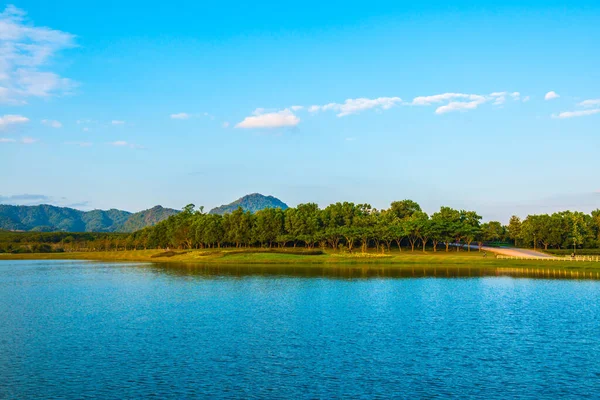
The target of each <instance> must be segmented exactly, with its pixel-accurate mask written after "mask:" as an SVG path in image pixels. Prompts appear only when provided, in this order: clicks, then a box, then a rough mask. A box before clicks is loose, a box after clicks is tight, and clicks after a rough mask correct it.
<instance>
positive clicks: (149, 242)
mask: <svg viewBox="0 0 600 400" xmlns="http://www.w3.org/2000/svg"><path fill="white" fill-rule="evenodd" d="M132 238H133V241H134V242H135V243H137V244H138V245H137V246H138V247H142V248H173V249H196V248H220V247H238V248H239V247H250V246H257V247H297V246H303V247H306V248H309V249H311V248H314V247H316V246H318V247H321V248H330V249H336V250H337V249H342V250H347V251H363V252H364V251H367V250H368V249H376V250H381V251H390V250H391V249H392V248H395V249H399V250H402V249H403V248H405V249H409V250H411V251H415V250H421V251H426V249H431V250H432V251H438V250H442V251H450V250H451V249H452V248H456V249H457V250H459V249H460V247H466V249H467V251H470V250H471V248H479V249H480V248H481V247H482V246H483V245H484V244H485V243H494V242H495V243H500V242H508V241H510V242H511V243H513V244H514V245H515V246H521V247H533V248H543V249H546V250H547V249H549V248H552V249H563V248H573V246H575V247H579V248H581V247H586V248H597V247H599V246H600V210H596V211H594V212H592V213H591V214H585V213H582V212H572V211H564V212H559V213H554V214H552V215H547V214H544V215H530V216H528V217H527V218H526V219H525V220H523V221H521V219H520V218H519V217H517V216H513V217H512V218H511V219H510V222H509V223H508V225H503V224H501V223H500V222H498V221H491V222H486V223H482V222H481V216H480V215H478V214H477V213H476V212H475V211H467V210H456V209H453V208H450V207H441V208H440V210H439V211H437V212H435V213H433V214H431V215H428V214H427V213H425V212H423V210H422V209H421V207H420V205H419V204H417V203H416V202H414V201H412V200H402V201H395V202H393V203H392V204H391V205H390V207H389V208H388V209H384V210H378V209H375V208H373V207H371V206H370V205H369V204H354V203H350V202H343V203H335V204H331V205H329V206H327V207H326V208H324V209H320V208H319V207H318V205H317V204H314V203H308V204H300V205H298V206H297V207H294V208H289V209H287V210H285V211H284V210H281V209H278V208H267V209H264V210H261V211H258V212H256V213H251V212H245V211H243V210H242V209H241V208H238V209H237V210H235V211H234V212H232V213H229V214H225V215H223V216H221V215H212V214H206V213H204V211H203V208H202V207H200V208H199V209H196V208H195V206H194V205H193V204H189V205H188V206H186V207H185V208H184V209H183V211H182V212H181V213H179V214H177V215H175V216H172V217H169V218H168V219H166V220H165V221H162V222H161V223H159V224H157V225H156V226H153V227H149V228H145V229H142V230H140V231H138V232H135V233H133V234H132Z"/></svg>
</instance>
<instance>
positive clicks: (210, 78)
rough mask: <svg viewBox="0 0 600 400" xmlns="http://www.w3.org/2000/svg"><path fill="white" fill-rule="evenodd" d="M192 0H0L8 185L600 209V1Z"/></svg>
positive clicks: (179, 203)
mask: <svg viewBox="0 0 600 400" xmlns="http://www.w3.org/2000/svg"><path fill="white" fill-rule="evenodd" d="M189 3H192V2H187V1H186V2H183V1H170V2H168V3H160V4H159V5H156V4H150V3H148V2H146V1H118V2H117V1H102V2H99V1H86V2H82V1H72V0H53V1H52V2H48V1H33V0H23V1H14V2H13V3H0V10H3V11H1V14H0V171H2V174H0V204H2V203H3V204H26V205H31V204H41V203H48V204H55V205H60V206H70V207H75V208H80V209H84V210H89V209H94V208H100V209H108V208H119V209H125V210H128V211H139V210H143V209H147V208H150V207H152V206H154V205H156V204H161V205H163V206H165V207H172V208H177V209H180V208H182V207H183V206H184V205H186V204H188V203H194V204H196V205H197V206H200V205H203V206H205V207H206V208H207V209H210V208H212V207H215V206H218V205H221V204H224V203H229V202H231V201H233V200H235V199H237V198H239V197H241V196H243V195H245V194H248V193H254V192H259V193H263V194H265V195H269V194H270V195H274V196H276V197H278V198H280V199H281V200H283V201H284V202H286V203H288V204H289V205H291V206H294V205H297V204H299V203H306V202H316V203H318V204H319V205H320V206H322V207H325V206H326V205H328V204H330V203H333V202H337V201H353V202H356V203H369V204H371V205H372V206H373V207H376V208H380V209H381V208H387V207H388V206H389V203H390V202H392V201H394V200H402V199H406V198H409V199H413V200H415V201H417V202H419V203H420V204H421V205H422V207H423V209H424V210H425V211H427V212H429V213H432V212H434V211H436V210H437V209H438V208H439V207H440V206H443V205H444V206H451V207H455V208H459V209H469V210H476V211H478V212H479V214H481V215H482V216H483V217H484V220H493V219H497V220H501V221H502V222H507V221H508V218H509V217H510V215H513V214H516V215H519V216H522V217H524V216H526V215H528V214H533V213H545V212H554V211H558V210H563V209H577V210H581V211H586V212H588V211H590V210H592V209H595V208H600V181H599V179H598V176H599V172H600V157H599V156H600V51H599V50H600V47H599V38H600V3H599V2H598V1H586V0H582V1H578V2H567V1H561V2H559V1H552V0H550V1H528V0H524V1H503V2H499V1H477V2H474V1H469V2H467V1H454V2H441V1H419V2H414V1H413V2H403V1H390V2H385V1H382V2H357V3H352V2H350V3H349V2H343V3H342V2H321V1H319V2H316V1H310V0H308V1H304V2H302V3H289V2H288V3H285V2H283V3H282V2H239V3H236V2H210V3H212V4H208V3H209V2H194V3H197V4H189ZM449 3H452V4H449ZM574 3H576V4H574Z"/></svg>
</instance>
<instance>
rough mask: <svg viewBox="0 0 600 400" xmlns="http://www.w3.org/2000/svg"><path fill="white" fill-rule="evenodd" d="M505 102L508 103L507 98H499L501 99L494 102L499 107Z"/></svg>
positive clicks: (497, 98)
mask: <svg viewBox="0 0 600 400" xmlns="http://www.w3.org/2000/svg"><path fill="white" fill-rule="evenodd" d="M504 102H506V97H505V96H499V97H496V100H495V101H494V105H495V106H499V105H502V104H504Z"/></svg>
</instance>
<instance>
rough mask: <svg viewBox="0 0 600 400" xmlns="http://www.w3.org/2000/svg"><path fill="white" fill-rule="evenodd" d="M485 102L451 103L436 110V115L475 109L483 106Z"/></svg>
mask: <svg viewBox="0 0 600 400" xmlns="http://www.w3.org/2000/svg"><path fill="white" fill-rule="evenodd" d="M484 102H485V101H481V100H474V101H468V102H467V101H451V102H450V103H448V104H446V105H445V106H441V107H438V108H436V110H435V113H436V114H445V113H448V112H452V111H467V110H473V109H475V108H477V107H478V106H479V105H480V104H483V103H484Z"/></svg>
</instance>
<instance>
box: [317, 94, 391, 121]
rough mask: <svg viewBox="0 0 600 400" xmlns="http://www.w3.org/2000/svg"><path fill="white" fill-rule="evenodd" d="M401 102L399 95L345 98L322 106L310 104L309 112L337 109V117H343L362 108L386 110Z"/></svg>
mask: <svg viewBox="0 0 600 400" xmlns="http://www.w3.org/2000/svg"><path fill="white" fill-rule="evenodd" d="M400 103H402V99H401V98H400V97H378V98H376V99H367V98H364V97H361V98H358V99H347V100H346V101H345V102H344V103H341V104H340V103H329V104H325V105H323V106H310V107H309V108H308V111H309V112H317V111H328V110H333V111H337V112H338V113H337V114H336V115H337V116H338V117H345V116H347V115H351V114H356V113H359V112H361V111H364V110H369V109H372V108H374V109H377V110H388V109H390V108H392V107H393V106H395V105H396V104H400Z"/></svg>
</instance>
